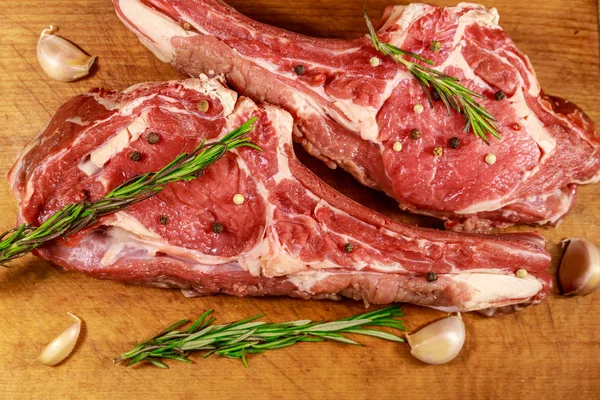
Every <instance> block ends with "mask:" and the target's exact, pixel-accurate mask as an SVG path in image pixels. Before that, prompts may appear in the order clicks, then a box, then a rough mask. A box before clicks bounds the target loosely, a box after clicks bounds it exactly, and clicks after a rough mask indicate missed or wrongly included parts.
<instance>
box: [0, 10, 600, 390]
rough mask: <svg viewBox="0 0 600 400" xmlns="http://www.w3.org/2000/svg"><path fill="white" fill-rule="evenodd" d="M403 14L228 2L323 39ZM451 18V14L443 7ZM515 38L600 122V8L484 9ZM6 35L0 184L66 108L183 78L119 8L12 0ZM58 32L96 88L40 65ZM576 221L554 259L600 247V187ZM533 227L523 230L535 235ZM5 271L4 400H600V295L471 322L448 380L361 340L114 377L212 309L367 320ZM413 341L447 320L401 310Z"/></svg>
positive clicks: (347, 310)
mask: <svg viewBox="0 0 600 400" xmlns="http://www.w3.org/2000/svg"><path fill="white" fill-rule="evenodd" d="M388 1H390V2H391V1H393V0H377V1H375V0H373V1H367V0H364V1H357V0H348V1H338V0H320V1H311V0H296V1H294V2H288V1H285V0H253V1H250V0H246V1H244V0H231V1H230V2H231V4H232V5H234V6H236V7H238V8H239V9H240V10H241V11H242V12H244V13H245V14H247V15H249V16H250V17H253V18H256V19H258V20H260V21H263V22H267V23H270V24H274V25H278V26H281V27H286V28H288V29H291V30H295V31H297V32H301V33H306V34H312V35H317V36H323V37H342V38H344V37H353V36H355V35H359V34H363V33H364V31H365V29H364V24H363V20H362V15H361V8H360V7H361V6H362V5H363V4H364V5H366V6H367V7H368V10H369V11H370V13H371V15H372V16H373V17H378V16H379V15H380V12H381V11H382V9H383V6H385V5H386V3H388ZM433 2H434V3H439V4H444V5H452V4H453V3H452V2H451V1H433ZM487 5H488V6H494V7H497V8H498V9H499V11H500V15H501V23H502V26H503V27H504V29H505V30H506V31H507V32H508V33H509V35H510V36H511V37H512V38H513V39H514V41H515V42H516V43H517V45H518V46H519V48H520V49H521V50H523V51H524V52H525V53H526V54H528V55H529V57H530V58H531V60H532V62H533V65H534V66H535V68H536V71H537V74H538V77H539V79H540V81H541V83H542V85H543V87H544V88H545V90H546V91H547V92H548V93H552V94H556V95H560V96H562V97H566V98H568V99H571V100H572V101H574V102H575V103H577V104H579V105H580V106H581V107H582V108H583V109H584V110H586V111H587V112H588V113H589V114H590V116H591V117H592V119H594V120H595V121H596V122H597V123H600V107H599V106H598V104H597V102H598V101H599V100H600V96H599V95H598V93H599V92H600V84H599V77H600V76H599V74H600V70H599V56H598V47H599V42H598V5H597V2H596V1H595V0H572V1H569V2H568V5H567V2H564V1H561V0H529V1H519V2H516V1H512V0H498V1H492V0H490V1H488V3H487ZM0 13H1V15H2V19H1V20H2V23H0V118H1V122H2V123H1V124H0V151H1V154H2V157H1V158H0V172H1V173H2V174H4V173H6V172H7V171H8V169H9V168H10V167H11V165H12V163H13V161H14V159H15V157H16V155H17V153H18V152H19V151H20V150H21V148H22V147H23V146H24V145H25V144H26V143H27V142H28V141H29V140H30V139H31V138H32V137H33V136H34V135H35V134H36V133H37V132H38V130H39V129H40V128H41V127H42V126H43V125H44V124H45V123H46V122H47V121H48V119H49V118H50V117H51V115H52V114H53V113H54V111H55V110H56V109H57V108H58V107H59V105H61V104H62V103H63V102H64V101H66V100H67V99H69V98H70V97H71V96H74V95H76V94H78V93H82V92H84V91H86V90H87V89H88V88H91V87H97V86H100V87H107V88H117V89H122V88H125V87H127V86H129V85H132V84H135V83H138V82H143V81H150V80H166V79H172V78H177V77H178V76H177V74H176V73H175V72H174V71H173V70H172V69H171V67H170V66H168V65H163V64H161V63H160V62H159V61H157V59H156V58H155V57H154V56H153V55H152V54H150V52H149V51H147V50H146V49H145V48H144V47H143V46H142V45H141V44H140V43H138V41H137V39H136V37H135V36H134V35H133V34H132V33H130V32H129V31H128V30H127V29H125V27H124V26H123V25H122V24H121V23H120V22H119V21H118V20H117V18H116V16H115V15H114V13H113V10H112V6H111V3H110V1H109V0H93V1H92V0H90V1H83V0H81V1H70V0H53V1H45V0H38V1H35V0H27V1H25V0H4V1H3V5H2V9H1V11H0ZM49 24H56V25H58V26H59V27H60V33H61V34H62V35H64V36H65V37H67V38H70V39H72V40H74V41H75V42H77V43H78V44H79V45H80V46H81V47H82V48H83V49H85V50H87V51H88V52H89V53H91V54H94V55H98V56H99V58H98V62H97V64H96V67H95V68H94V70H93V73H92V75H91V76H90V77H89V78H87V79H84V80H82V81H79V82H76V83H71V84H66V83H59V82H54V81H51V80H49V79H48V78H47V77H46V76H45V75H44V74H43V73H42V71H41V69H40V67H39V66H38V64H37V61H36V57H35V46H36V41H37V37H38V35H39V33H40V32H41V30H42V29H43V28H45V27H47V26H48V25H49ZM300 155H301V158H302V160H304V161H306V162H307V163H308V164H309V166H310V167H311V168H312V169H313V170H314V171H316V172H317V173H318V174H319V175H320V176H322V177H323V178H324V179H325V180H327V181H328V182H329V183H330V184H332V185H334V186H335V187H336V188H338V189H339V190H341V191H342V192H344V193H346V194H347V195H349V196H350V197H352V198H354V199H356V200H358V201H360V202H362V203H364V204H366V205H367V206H369V207H372V208H374V209H377V210H379V211H381V212H383V213H385V214H387V215H390V216H392V217H394V218H397V219H400V220H404V221H409V222H417V221H419V222H422V223H425V224H431V221H428V220H424V219H419V218H415V217H408V216H406V215H405V214H402V213H400V212H399V211H397V209H396V208H395V204H394V202H393V201H391V200H390V199H387V198H385V197H384V196H382V195H381V194H379V193H375V192H373V191H369V190H366V189H364V188H362V187H360V186H359V185H358V184H356V183H355V182H354V181H353V180H352V179H351V178H349V177H348V175H346V174H345V173H343V172H340V171H330V170H328V169H326V168H325V167H324V166H323V165H322V164H320V163H319V162H315V161H314V160H312V159H310V158H309V157H307V156H306V155H303V154H300ZM579 193H580V194H579V198H578V204H577V207H576V208H575V209H574V210H573V211H572V212H571V213H570V214H569V216H568V217H567V218H566V220H565V221H564V222H563V223H562V224H561V225H560V226H559V227H558V228H548V229H546V228H542V229H539V230H540V231H541V232H542V233H543V234H544V235H545V236H546V237H547V238H548V240H549V244H548V246H549V249H550V251H551V252H552V254H553V256H554V260H555V262H554V266H553V268H554V269H555V268H556V261H557V260H558V257H559V254H560V250H559V242H560V240H561V239H562V238H565V237H568V236H576V237H587V238H589V239H593V240H595V241H596V243H598V244H600V185H595V186H588V187H584V188H581V190H580V192H579ZM15 214H16V204H15V201H14V200H13V198H12V196H11V194H10V192H9V189H8V185H7V184H6V182H4V181H2V182H0V227H1V229H0V230H4V229H5V228H9V227H12V226H13V224H14V223H15ZM529 229H533V228H519V230H529ZM11 265H12V268H11V269H10V270H1V271H0V397H1V398H3V399H16V398H36V399H44V398H49V399H67V398H85V399H93V398H113V399H124V398H138V397H140V398H146V399H149V398H176V399H193V398H217V397H219V398H229V397H234V396H236V397H243V398H276V399H280V398H281V399H284V398H303V399H313V398H314V399H321V398H340V397H342V398H357V399H367V398H374V399H376V398H382V399H388V398H389V399H398V398H406V399H412V398H420V397H428V398H435V397H444V398H458V397H459V396H460V397H462V398H466V399H471V398H473V399H475V398H477V399H485V398H503V399H504V398H507V399H520V398H532V399H533V398H535V399H564V398H577V399H584V398H590V399H591V398H596V399H597V398H600V293H595V294H592V295H590V296H587V297H584V298H563V297H560V296H559V295H558V294H556V293H552V294H551V295H549V296H548V298H547V299H546V300H545V301H544V302H543V303H542V304H540V305H538V306H536V307H531V308H529V309H526V310H524V311H522V312H520V313H518V314H514V315H509V316H505V317H501V318H496V319H486V318H483V317H481V316H479V315H466V316H465V322H466V324H467V330H468V338H467V341H466V345H465V347H464V349H463V351H462V353H461V354H460V355H459V357H458V358H457V359H456V360H454V361H453V362H452V363H450V364H447V365H442V366H428V365H425V364H422V363H420V362H419V361H417V360H416V359H414V358H412V357H411V356H410V354H409V350H408V348H407V346H402V345H397V344H391V343H386V342H382V341H379V340H377V339H372V340H371V339H368V338H366V339H365V338H362V339H361V341H362V342H363V343H364V344H366V345H367V346H366V347H352V346H345V345H342V344H333V343H324V344H322V343H314V344H301V345H297V346H295V347H293V348H288V349H285V350H280V351H274V352H270V353H269V354H265V355H260V356H255V357H252V358H251V359H250V368H248V369H247V368H244V367H243V365H242V364H241V363H240V362H238V361H236V360H229V359H218V358H210V359H207V360H204V359H202V358H200V357H194V364H193V365H188V364H179V363H170V366H171V369H170V370H158V369H155V368H151V367H148V366H141V367H139V368H137V367H136V368H125V367H122V366H115V365H112V363H111V358H112V357H114V356H116V355H118V354H119V353H120V352H122V351H125V350H128V349H129V348H130V347H131V346H132V345H133V344H135V343H136V342H138V341H140V340H142V339H145V338H147V337H149V336H150V335H151V334H153V333H155V332H157V331H159V330H160V329H162V328H164V327H166V326H167V325H169V324H170V323H172V322H174V321H176V320H179V319H181V318H183V317H188V318H193V317H194V316H196V315H198V314H199V313H201V312H202V311H203V310H206V309H207V308H213V309H215V310H216V311H217V313H218V317H219V318H220V320H221V321H231V320H236V319H240V318H244V317H248V316H251V315H254V314H257V313H264V314H266V315H267V317H266V318H267V319H268V320H271V321H283V320H289V319H298V318H311V319H317V320H318V319H335V318H339V317H343V316H347V315H351V314H355V313H359V312H362V311H363V310H364V306H363V305H362V304H361V303H355V302H352V301H341V302H331V301H303V300H291V299H251V298H248V299H238V298H230V297H224V296H217V297H209V298H196V299H186V298H184V297H183V296H182V295H181V293H180V292H178V291H169V290H160V289H150V288H144V287H137V286H131V285H125V284H121V283H118V282H110V281H98V280H93V279H90V278H87V277H85V276H83V275H80V274H78V273H75V272H64V271H62V270H60V269H58V268H56V267H54V266H52V265H51V264H49V263H47V262H45V261H41V260H37V259H35V258H33V257H25V258H23V259H21V260H18V261H15V262H13V263H12V264H11ZM403 308H404V309H405V311H406V314H407V316H406V319H405V320H406V324H407V326H408V328H409V329H410V330H415V329H417V328H419V327H421V326H422V325H424V324H426V323H428V322H430V321H433V320H435V319H437V318H440V317H443V316H444V313H442V312H438V311H433V310H428V309H424V308H418V307H413V306H404V307H403ZM67 311H70V312H73V313H75V314H76V315H79V316H80V317H82V318H83V319H84V320H85V328H84V330H83V334H82V336H81V338H80V341H79V344H78V345H77V348H76V350H75V352H74V353H73V354H72V357H71V358H70V359H69V360H67V362H65V363H63V364H62V365H60V366H58V367H55V368H49V367H44V366H42V365H41V364H39V363H38V362H37V361H36V357H37V356H38V354H39V352H40V350H41V349H42V348H43V347H44V345H45V344H46V343H48V342H49V341H50V340H51V339H53V338H54V337H55V335H56V334H58V333H59V332H60V331H62V329H64V328H65V327H66V326H68V325H69V324H70V323H71V320H70V319H69V318H68V317H67V314H66V312H67Z"/></svg>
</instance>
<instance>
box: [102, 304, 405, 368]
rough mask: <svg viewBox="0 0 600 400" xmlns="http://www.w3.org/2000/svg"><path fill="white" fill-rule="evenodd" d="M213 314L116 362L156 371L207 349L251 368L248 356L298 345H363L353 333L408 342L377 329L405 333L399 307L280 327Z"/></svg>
mask: <svg viewBox="0 0 600 400" xmlns="http://www.w3.org/2000/svg"><path fill="white" fill-rule="evenodd" d="M212 312H213V310H208V311H206V312H205V313H204V314H202V315H201V316H200V317H199V318H198V319H197V320H196V321H195V322H194V323H193V324H192V325H191V326H190V327H189V328H188V329H187V330H178V329H177V328H179V327H181V326H182V325H184V324H186V323H188V322H189V321H188V320H187V319H184V320H181V321H178V322H176V323H174V324H173V325H171V326H170V327H168V328H167V329H165V330H163V331H162V332H160V333H159V334H157V335H156V336H154V337H153V338H152V339H150V340H147V341H145V342H142V343H140V344H138V345H137V346H135V347H134V348H133V349H131V350H130V351H128V352H126V353H123V354H121V356H119V357H117V358H115V359H114V360H113V362H114V363H119V362H122V361H128V365H134V364H137V363H139V362H141V361H144V360H146V361H148V362H150V363H151V364H153V365H154V366H156V367H159V368H168V367H167V365H166V364H165V363H164V362H163V361H162V360H164V359H172V360H178V361H183V362H187V363H190V362H191V361H190V360H189V358H188V356H189V354H190V353H192V352H196V351H203V352H205V354H204V358H207V357H209V356H211V355H213V354H215V355H218V356H222V357H228V358H236V359H241V360H242V362H243V363H244V365H245V366H246V367H247V366H248V361H247V359H246V357H247V356H248V355H249V354H260V353H264V352H265V351H267V350H276V349H282V348H284V347H289V346H292V345H294V344H296V343H299V342H323V341H326V340H332V341H337V342H341V343H346V344H352V345H358V346H360V343H358V342H355V341H354V340H351V339H348V338H347V337H346V336H345V335H346V334H349V333H350V334H359V335H367V336H374V337H378V338H380V339H385V340H390V341H393V342H404V339H402V338H401V337H400V336H397V335H394V334H392V333H388V332H384V331H381V330H378V329H372V328H373V327H388V328H392V329H397V330H401V331H404V330H406V329H405V328H404V324H403V322H402V321H401V320H399V319H397V318H398V317H403V316H404V314H403V313H402V310H401V309H400V308H398V307H396V306H390V307H386V308H382V309H380V310H376V311H371V312H368V313H364V314H359V315H355V316H353V317H349V318H344V319H340V320H337V321H333V322H313V321H311V320H299V321H290V322H283V323H275V324H271V323H267V322H261V321H256V320H257V319H258V318H261V317H262V316H263V315H256V316H254V317H250V318H247V319H244V320H241V321H237V322H233V323H229V324H223V325H211V324H212V323H213V322H214V321H215V318H214V317H211V313H212ZM365 327H370V328H365Z"/></svg>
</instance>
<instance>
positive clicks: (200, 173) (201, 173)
mask: <svg viewBox="0 0 600 400" xmlns="http://www.w3.org/2000/svg"><path fill="white" fill-rule="evenodd" d="M193 175H194V176H195V177H196V178H199V177H201V176H202V175H204V170H203V169H201V170H199V171H196V172H194V173H193Z"/></svg>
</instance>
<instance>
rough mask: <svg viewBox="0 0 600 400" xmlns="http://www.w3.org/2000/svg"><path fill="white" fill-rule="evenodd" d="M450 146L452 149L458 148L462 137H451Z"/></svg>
mask: <svg viewBox="0 0 600 400" xmlns="http://www.w3.org/2000/svg"><path fill="white" fill-rule="evenodd" d="M448 146H450V148H451V149H458V146H460V139H459V138H457V137H451V138H450V140H448Z"/></svg>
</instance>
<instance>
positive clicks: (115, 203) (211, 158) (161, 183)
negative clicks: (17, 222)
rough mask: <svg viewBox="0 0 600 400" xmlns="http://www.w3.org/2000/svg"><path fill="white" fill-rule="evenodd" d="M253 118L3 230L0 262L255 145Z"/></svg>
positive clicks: (82, 227) (19, 255)
mask: <svg viewBox="0 0 600 400" xmlns="http://www.w3.org/2000/svg"><path fill="white" fill-rule="evenodd" d="M255 121H256V118H252V119H250V120H248V121H247V122H246V123H244V124H243V125H241V126H240V127H239V128H237V129H235V130H233V131H232V132H230V133H229V134H227V135H226V136H224V137H223V138H222V139H220V140H219V141H217V142H213V143H206V142H202V143H201V144H200V145H199V146H198V147H197V148H196V149H195V150H194V151H193V152H191V153H190V154H187V153H183V154H180V155H179V156H178V157H176V158H175V159H174V160H173V161H171V162H170V163H169V164H167V165H166V166H165V167H164V168H162V169H161V170H159V171H157V172H149V173H146V174H143V175H140V176H136V177H134V178H132V179H130V180H129V181H127V182H125V183H123V184H122V185H120V186H118V187H117V188H115V189H114V190H112V191H111V192H110V193H108V194H107V195H106V196H104V198H102V199H99V200H95V201H91V202H88V201H82V202H80V203H76V204H68V205H66V206H65V207H64V208H62V209H61V210H59V211H58V212H56V213H55V214H54V215H52V216H51V217H50V218H48V219H47V220H46V221H45V222H44V223H42V224H41V225H40V226H39V227H36V226H33V225H27V224H23V225H21V226H19V227H17V228H14V229H11V230H9V231H7V232H4V233H3V234H2V235H0V239H1V241H0V264H1V265H4V266H6V263H7V262H8V261H10V260H13V259H15V258H19V257H22V256H24V255H25V254H27V253H29V252H31V251H32V250H34V249H35V248H37V247H39V246H41V245H42V244H44V243H45V242H47V241H50V240H53V239H56V238H59V237H68V236H69V235H72V234H74V233H76V232H78V231H80V230H81V229H84V228H85V227H88V226H90V225H92V224H93V223H94V222H95V221H96V220H97V219H98V218H100V217H102V216H104V215H107V214H112V213H115V212H117V211H120V210H123V209H124V208H126V207H129V206H131V205H133V204H136V203H139V202H140V201H144V200H146V199H148V198H150V197H152V196H154V195H156V194H157V193H159V192H160V191H162V190H163V189H164V188H165V187H166V186H167V185H168V184H169V183H173V182H181V181H190V180H192V179H195V178H196V177H198V176H199V175H198V174H199V173H200V172H201V171H202V170H204V169H205V168H207V167H208V166H209V165H211V164H213V163H214V162H216V161H217V160H219V159H220V158H221V157H223V155H224V154H225V153H226V152H227V151H229V150H232V149H235V148H237V147H251V148H255V149H259V148H258V147H257V146H256V145H254V144H253V143H252V142H251V141H250V139H249V138H248V137H247V134H248V133H249V132H250V131H252V129H253V128H254V122H255ZM259 150H260V149H259Z"/></svg>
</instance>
